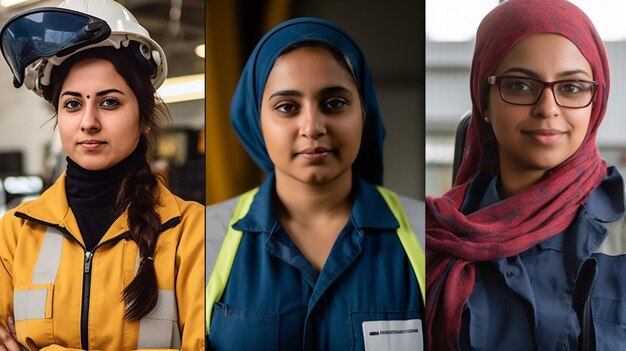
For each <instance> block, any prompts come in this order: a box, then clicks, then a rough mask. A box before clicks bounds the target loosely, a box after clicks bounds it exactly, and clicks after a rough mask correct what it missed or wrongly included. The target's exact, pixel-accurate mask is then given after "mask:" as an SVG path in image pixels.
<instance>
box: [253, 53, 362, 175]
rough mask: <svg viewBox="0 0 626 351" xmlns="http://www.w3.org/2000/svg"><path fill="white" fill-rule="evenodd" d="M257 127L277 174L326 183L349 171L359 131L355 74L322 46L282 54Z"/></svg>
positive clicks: (264, 100)
mask: <svg viewBox="0 0 626 351" xmlns="http://www.w3.org/2000/svg"><path fill="white" fill-rule="evenodd" d="M261 130H262V133H263V138H264V140H265V144H266V146H267V151H268V153H269V156H270V158H271V159H272V162H273V163H274V166H275V172H276V176H277V179H278V178H279V177H282V176H288V177H291V178H294V179H296V180H298V181H301V182H303V183H307V184H324V183H327V182H330V181H332V180H334V179H337V178H339V177H341V176H346V177H351V175H352V173H351V169H352V164H353V163H354V160H355V159H356V156H357V154H358V152H359V148H360V144H361V134H362V131H363V113H362V109H361V101H360V98H359V92H358V89H357V87H356V85H355V83H354V79H353V78H352V76H351V75H350V73H349V72H348V71H347V70H346V69H345V68H344V67H343V66H341V65H340V64H339V63H338V62H337V61H336V60H335V58H334V57H333V55H332V54H331V53H330V52H328V51H327V50H325V49H320V48H300V49H296V50H294V51H291V52H289V53H287V54H285V55H282V56H281V57H279V58H278V59H277V60H276V63H275V64H274V67H273V68H272V71H271V72H270V74H269V77H268V79H267V83H266V85H265V90H264V92H263V101H262V104H261Z"/></svg>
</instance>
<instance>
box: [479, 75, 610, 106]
mask: <svg viewBox="0 0 626 351" xmlns="http://www.w3.org/2000/svg"><path fill="white" fill-rule="evenodd" d="M487 82H488V83H489V84H490V85H497V86H498V90H499V91H500V97H502V100H504V102H506V103H509V104H512V105H524V106H529V105H535V104H536V103H537V102H538V101H539V98H540V97H541V94H543V91H544V90H545V89H546V88H549V89H550V90H552V95H554V101H556V104H557V105H559V106H561V107H567V108H584V107H587V106H589V104H591V102H592V101H593V97H594V96H595V95H596V87H597V86H598V83H597V82H594V81H590V80H579V79H571V80H557V81H554V82H544V81H542V80H539V79H534V78H528V77H514V76H491V77H489V78H488V79H487Z"/></svg>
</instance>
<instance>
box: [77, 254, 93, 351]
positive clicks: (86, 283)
mask: <svg viewBox="0 0 626 351" xmlns="http://www.w3.org/2000/svg"><path fill="white" fill-rule="evenodd" d="M94 251H95V248H94ZM92 259H93V251H85V263H84V266H83V267H84V269H83V301H82V305H81V309H80V311H81V315H80V344H81V348H82V349H83V350H89V330H88V328H89V295H90V289H91V262H92Z"/></svg>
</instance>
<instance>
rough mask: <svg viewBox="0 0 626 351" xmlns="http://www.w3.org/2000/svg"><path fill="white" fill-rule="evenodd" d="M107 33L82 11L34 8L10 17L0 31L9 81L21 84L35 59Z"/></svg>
mask: <svg viewBox="0 0 626 351" xmlns="http://www.w3.org/2000/svg"><path fill="white" fill-rule="evenodd" d="M110 34H111V28H110V27H109V25H108V24H107V23H106V22H105V21H104V20H101V19H99V18H97V17H94V16H90V15H88V14H85V13H81V12H77V11H72V10H69V9H59V8H54V7H48V8H38V9H34V10H32V11H27V12H23V13H20V14H19V15H17V16H15V17H13V18H11V19H10V20H9V21H8V22H7V23H6V24H5V26H4V27H3V28H2V31H1V32H0V40H1V43H2V54H3V55H4V59H5V60H6V61H7V63H8V64H9V67H10V68H11V71H12V72H13V76H14V78H13V85H14V86H15V87H16V88H19V87H20V86H22V84H24V75H25V69H26V68H27V67H28V66H29V65H30V64H32V63H33V62H35V61H37V60H39V59H47V58H50V57H53V56H57V57H63V56H66V55H69V54H71V53H73V52H75V51H76V50H78V49H80V48H82V47H85V46H87V45H91V44H94V43H98V42H101V41H103V40H105V39H106V38H108V37H109V36H110Z"/></svg>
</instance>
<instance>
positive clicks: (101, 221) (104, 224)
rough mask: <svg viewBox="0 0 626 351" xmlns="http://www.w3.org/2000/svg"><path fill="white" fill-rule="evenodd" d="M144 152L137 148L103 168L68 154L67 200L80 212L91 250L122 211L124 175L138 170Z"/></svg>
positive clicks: (81, 228)
mask: <svg viewBox="0 0 626 351" xmlns="http://www.w3.org/2000/svg"><path fill="white" fill-rule="evenodd" d="M142 156H143V155H141V154H140V152H138V149H135V151H133V152H132V153H131V154H130V155H129V156H128V157H126V158H125V159H124V160H122V161H120V162H119V163H117V164H116V165H114V166H113V167H111V168H108V169H105V170H102V171H90V170H86V169H84V168H82V167H81V166H79V165H78V164H77V163H76V162H74V161H73V160H72V159H70V158H69V157H67V177H66V179H65V192H66V194H67V202H68V204H69V205H70V208H71V209H72V212H73V213H74V215H75V216H76V221H77V222H78V227H79V228H80V232H81V234H82V236H83V241H84V242H85V247H86V248H87V250H88V251H91V250H92V249H93V248H94V247H95V246H96V245H98V243H99V242H100V240H101V239H102V237H103V236H104V234H105V233H106V232H107V230H108V229H109V227H111V225H112V224H113V222H115V219H116V218H117V217H118V216H119V215H120V214H121V212H120V211H118V213H116V211H115V202H116V200H117V193H118V191H119V189H120V185H121V184H122V181H123V180H124V177H126V175H128V174H130V173H131V172H134V170H135V168H136V167H137V164H138V163H139V160H140V159H141V157H142Z"/></svg>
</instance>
